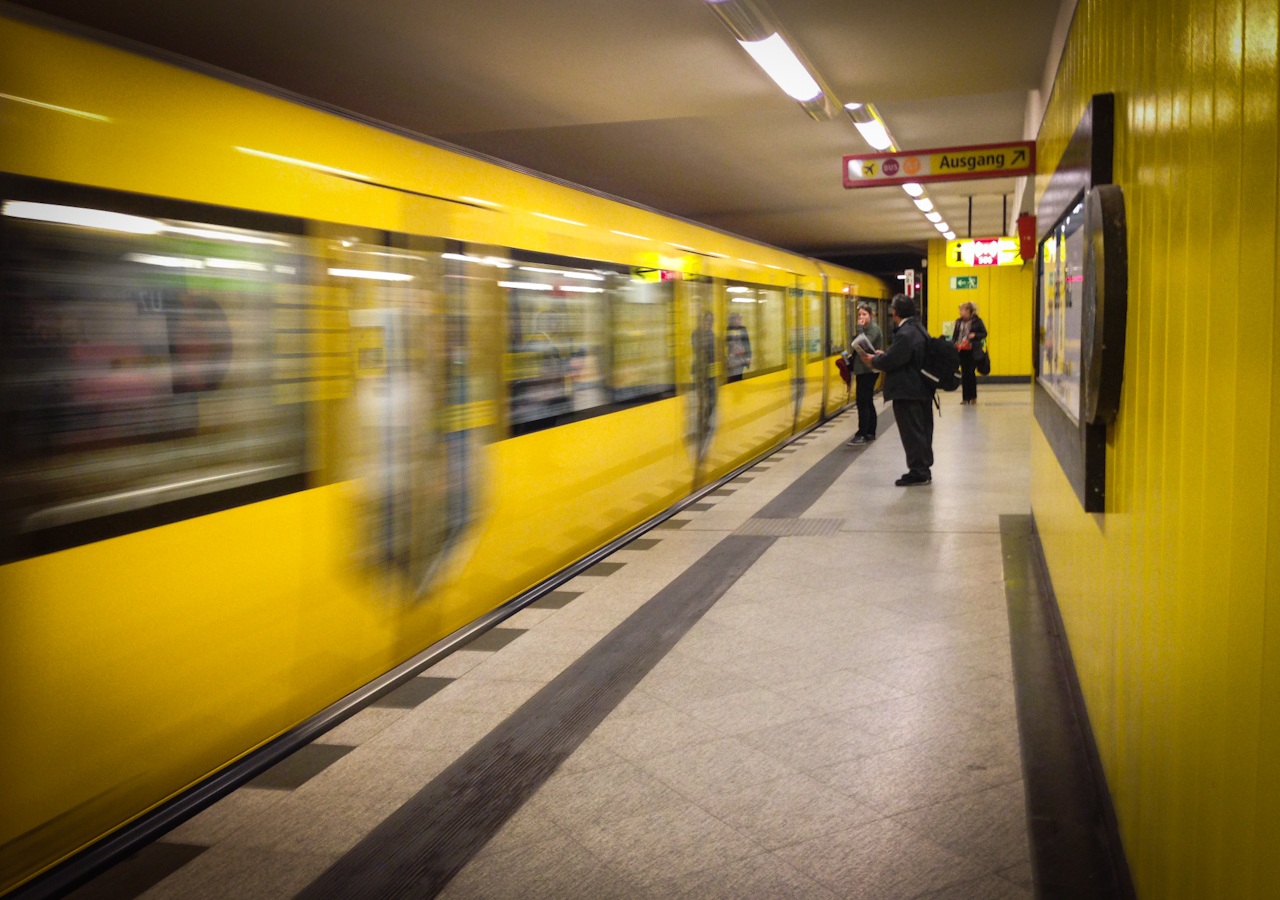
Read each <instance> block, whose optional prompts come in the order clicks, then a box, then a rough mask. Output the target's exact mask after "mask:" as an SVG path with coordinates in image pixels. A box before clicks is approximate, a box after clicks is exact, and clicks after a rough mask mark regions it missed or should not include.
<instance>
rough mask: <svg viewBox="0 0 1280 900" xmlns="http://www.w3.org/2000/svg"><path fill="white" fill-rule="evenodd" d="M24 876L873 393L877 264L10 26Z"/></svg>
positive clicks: (2, 397) (6, 229)
mask: <svg viewBox="0 0 1280 900" xmlns="http://www.w3.org/2000/svg"><path fill="white" fill-rule="evenodd" d="M0 263H2V265H3V271H2V274H3V284H2V288H0V289H2V292H3V297H2V298H0V490H3V503H2V504H0V685H3V688H2V689H0V734H3V736H4V737H3V740H0V893H3V892H4V891H6V890H8V889H10V888H12V887H14V886H15V885H18V884H21V883H23V882H25V881H26V880H28V879H30V878H32V877H33V876H34V875H36V874H38V873H40V872H41V871H43V870H46V869H48V868H49V867H51V866H53V865H55V864H56V863H58V862H59V861H60V860H63V859H65V858H67V857H68V856H70V855H72V854H74V853H75V852H76V851H77V850H79V849H81V848H84V847H86V846H88V845H91V844H93V843H94V842H96V841H97V840H99V839H100V838H102V837H103V836H104V835H107V834H110V833H111V832H112V831H113V830H115V829H118V828H120V827H121V826H122V825H124V824H126V823H128V822H129V821H131V820H133V819H135V818H137V817H138V816H140V815H142V814H144V813H145V812H146V811H148V810H150V809H153V808H155V807H156V806H157V805H158V804H161V803H164V802H165V801H166V800H168V799H170V798H172V797H174V796H177V795H179V794H181V793H182V792H184V791H185V790H187V789H189V788H190V787H191V786H193V785H197V784H200V783H201V782H202V781H203V780H205V779H207V778H208V777H209V776H210V775H211V774H212V773H216V772H218V771H220V770H223V769H225V767H227V766H228V765H230V764H232V763H234V762H235V761H236V760H237V759H238V758H241V757H243V756H244V755H245V754H246V753H249V752H250V751H252V750H253V749H254V748H256V747H259V746H261V745H263V744H264V743H265V742H268V741H270V740H272V739H273V738H275V737H276V736H278V735H281V734H282V733H284V732H287V731H288V730H289V729H290V728H292V727H294V726H295V725H297V724H298V723H299V722H301V721H304V720H306V719H307V718H308V717H310V716H312V715H313V714H315V713H316V712H317V711H318V710H322V709H324V708H325V707H327V706H328V705H330V704H332V703H334V702H335V701H337V700H339V699H340V698H342V697H343V696H345V695H347V694H349V693H350V692H352V691H353V690H355V689H357V688H358V687H359V686H361V685H363V684H366V683H367V682H369V681H370V680H371V679H374V678H376V677H378V676H379V675H381V674H382V673H385V672H387V671H388V670H390V669H392V668H393V667H394V666H396V665H397V664H399V663H401V662H403V661H404V660H406V659H408V658H410V657H412V656H413V655H414V654H417V653H419V652H420V651H422V650H423V649H424V648H426V647H428V646H429V645H431V644H432V643H433V642H436V641H438V640H440V639H441V638H443V637H445V636H447V635H450V634H452V633H455V632H457V631H458V630H459V629H461V628H464V627H465V626H467V624H468V623H471V622H473V621H475V620H476V619H477V618H478V617H480V616H483V615H485V614H486V613H488V612H489V611H491V610H493V609H495V608H496V607H499V606H501V605H502V604H504V603H506V602H507V601H509V600H511V599H512V598H514V597H517V596H518V595H520V594H521V593H522V592H525V591H528V590H529V589H530V588H531V587H532V586H534V585H536V584H538V583H539V582H541V581H543V580H544V579H546V578H548V577H549V576H551V575H553V573H555V572H557V571H559V570H561V569H563V568H564V567H566V566H568V565H570V564H572V563H573V562H574V561H575V560H580V559H581V558H583V557H584V556H585V555H587V554H589V553H591V552H592V551H593V550H595V549H597V548H599V547H601V546H602V545H604V544H606V543H608V542H609V541H611V540H613V539H615V538H616V537H618V536H619V535H620V534H623V533H625V532H626V531H628V530H629V529H632V528H634V527H636V526H637V525H639V524H641V523H643V522H644V521H646V520H647V519H650V518H652V517H653V516H655V515H657V514H659V513H661V512H662V511H663V510H665V509H668V508H669V507H670V506H671V505H672V504H673V503H675V502H677V501H679V500H680V499H681V498H684V497H686V496H688V495H689V494H690V493H691V492H692V491H694V490H696V489H697V488H698V487H699V486H701V485H705V484H707V483H708V482H710V481H712V480H715V479H716V478H718V477H720V476H722V475H724V474H725V473H727V472H729V471H731V470H732V469H734V468H735V467H737V466H740V465H742V464H743V463H745V462H747V461H749V460H751V459H752V458H754V457H757V456H759V455H760V454H762V453H764V452H766V451H767V450H769V449H770V448H771V447H773V446H775V445H777V444H778V443H779V442H781V441H783V440H784V439H786V438H787V437H789V436H790V435H792V434H794V433H796V432H797V431H800V430H803V429H805V428H807V427H809V426H811V425H812V424H814V423H815V422H817V421H819V419H820V418H821V417H823V416H826V415H830V414H832V413H835V412H836V411H838V410H840V409H841V408H842V407H843V406H844V405H845V404H846V403H847V402H848V400H849V397H848V395H847V392H846V389H845V386H844V384H843V383H842V382H841V381H840V379H839V377H838V375H837V370H836V367H835V365H834V359H833V358H834V357H835V356H836V355H837V354H838V353H839V352H840V350H841V348H842V347H844V346H846V345H847V339H848V334H847V329H848V321H849V310H850V308H851V306H852V304H853V303H854V302H855V301H856V300H857V299H858V298H863V299H867V300H871V301H873V302H876V303H881V304H882V303H883V301H884V299H885V298H886V297H887V295H888V294H887V291H886V288H885V286H884V285H883V284H882V283H881V282H880V281H878V280H877V279H874V278H871V277H869V276H866V275H863V274H860V273H857V272H853V271H849V270H846V269H841V268H838V267H834V266H831V265H828V264H825V263H819V262H817V261H814V260H812V259H806V258H803V257H800V256H796V255H794V254H791V253H786V252H783V251H780V250H777V249H774V248H771V247H767V246H763V245H761V244H758V243H754V242H751V241H748V240H744V239H739V238H735V237H732V236H729V235H726V234H724V233H721V232H717V231H713V230H709V229H706V228H703V227H700V226H697V225H695V224H692V223H690V222H687V221H682V220H679V219H675V218H672V217H669V216H664V215H661V214H658V213H656V212H653V211H650V210H646V209H643V208H640V207H637V206H635V205H632V204H628V203H625V202H622V201H619V200H616V199H614V198H609V197H605V196H603V195H599V194H595V193H592V192H589V191H585V190H582V189H579V188H574V187H573V186H570V185H566V184H562V183H559V182H556V181H554V180H550V179H547V178H544V177H540V176H537V175H535V174H533V173H529V172H525V171H522V170H519V169H517V168H514V167H511V166H507V165H504V164H502V163H499V162H497V161H494V160H488V159H483V158H480V157H477V156H476V155H473V154H468V153H466V152H461V151H459V150H457V149H456V148H449V147H446V146H444V145H441V144H439V143H434V142H431V141H429V140H426V139H424V138H421V137H419V136H415V135H410V134H405V133H402V132H398V131H396V130H394V129H389V128H387V127H383V126H378V125H375V124H371V123H367V122H362V121H358V120H356V119H354V118H352V117H350V116H345V115H341V114H338V113H335V112H334V111H331V110H322V109H318V108H316V107H315V106H312V105H308V104H306V103H305V102H302V101H300V100H299V99H298V98H290V97H285V96H283V95H281V94H278V93H276V94H273V93H269V92H267V91H266V90H264V89H263V88H262V86H260V85H257V86H251V85H247V84H244V83H237V82H236V80H235V79H233V78H231V77H229V76H226V75H225V74H221V73H210V72H208V71H207V70H201V69H199V67H197V66H195V65H194V64H187V63H184V62H182V61H175V60H172V59H165V60H162V59H159V58H156V57H151V56H144V55H140V54H138V53H136V52H134V51H133V50H126V49H123V48H121V47H118V46H114V45H112V44H111V43H110V42H109V41H107V40H103V39H99V38H96V37H86V36H84V35H82V34H72V33H69V32H66V31H63V30H61V29H59V28H55V27H50V26H49V24H48V23H46V22H42V21H41V22H37V21H25V20H18V19H14V18H0Z"/></svg>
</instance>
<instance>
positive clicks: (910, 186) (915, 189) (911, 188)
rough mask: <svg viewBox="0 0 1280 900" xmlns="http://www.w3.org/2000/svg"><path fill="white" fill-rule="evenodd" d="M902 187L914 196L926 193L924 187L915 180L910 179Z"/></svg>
mask: <svg viewBox="0 0 1280 900" xmlns="http://www.w3.org/2000/svg"><path fill="white" fill-rule="evenodd" d="M902 189H903V190H904V191H906V192H907V193H908V194H910V195H911V196H912V197H919V196H920V195H921V194H923V193H924V188H923V187H922V186H921V185H918V184H916V183H915V182H914V181H908V182H907V183H906V184H904V185H903V186H902Z"/></svg>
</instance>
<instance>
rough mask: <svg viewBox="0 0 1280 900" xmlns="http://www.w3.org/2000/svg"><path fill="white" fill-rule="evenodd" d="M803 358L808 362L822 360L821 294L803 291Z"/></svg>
mask: <svg viewBox="0 0 1280 900" xmlns="http://www.w3.org/2000/svg"><path fill="white" fill-rule="evenodd" d="M804 299H805V358H806V359H807V360H808V361H809V362H815V361H817V360H820V359H822V328H823V321H822V294H820V293H818V292H817V291H805V292H804Z"/></svg>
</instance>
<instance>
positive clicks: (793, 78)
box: [738, 31, 822, 103]
mask: <svg viewBox="0 0 1280 900" xmlns="http://www.w3.org/2000/svg"><path fill="white" fill-rule="evenodd" d="M738 43H739V44H741V45H742V49H744V50H746V51H747V52H748V53H750V54H751V58H752V59H754V60H755V61H756V62H757V63H759V64H760V68H762V69H764V70H765V72H767V73H768V75H769V77H770V78H772V79H773V80H774V81H776V82H777V83H778V87H780V88H782V90H783V91H785V92H786V94H787V96H788V97H790V98H792V99H793V100H799V101H800V102H801V103H806V102H808V101H810V100H816V99H817V98H818V97H820V96H822V88H820V87H819V86H818V82H816V81H814V80H813V76H812V75H810V74H809V70H808V69H806V68H805V67H804V63H802V62H800V60H799V58H798V57H797V56H796V55H795V53H793V52H792V50H791V48H790V47H788V46H787V42H786V41H784V40H783V39H782V35H780V34H778V33H777V32H776V31H775V32H774V33H773V34H771V35H769V37H767V38H765V39H764V40H763V41H743V40H739V41H738Z"/></svg>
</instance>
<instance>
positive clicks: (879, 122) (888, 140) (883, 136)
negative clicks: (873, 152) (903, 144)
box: [845, 103, 898, 150]
mask: <svg viewBox="0 0 1280 900" xmlns="http://www.w3.org/2000/svg"><path fill="white" fill-rule="evenodd" d="M845 112H847V113H848V114H849V118H850V119H851V120H852V121H853V124H854V126H856V127H857V129H858V133H859V134H861V135H862V139H863V140H864V141H866V142H867V143H868V144H870V145H871V146H872V147H874V148H875V149H877V150H897V149H898V148H897V147H895V146H894V143H893V136H892V135H890V134H889V129H888V128H887V127H886V126H885V124H884V119H882V118H880V113H879V112H877V111H876V108H875V106H874V105H872V104H870V103H851V104H846V105H845Z"/></svg>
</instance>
